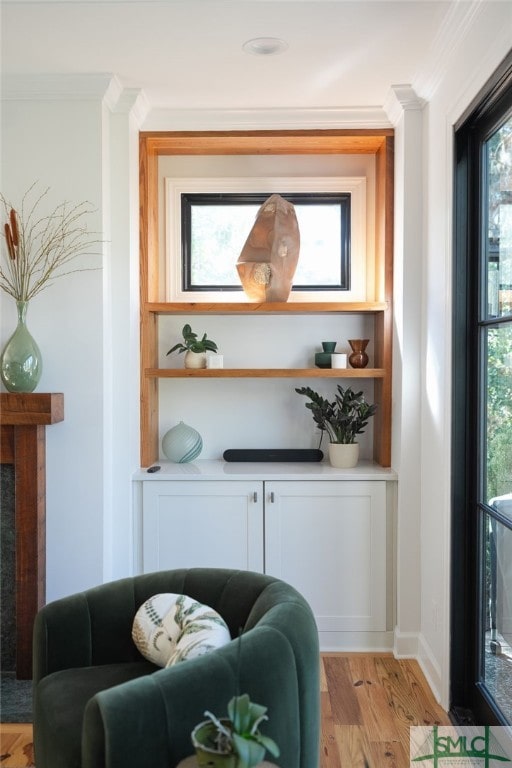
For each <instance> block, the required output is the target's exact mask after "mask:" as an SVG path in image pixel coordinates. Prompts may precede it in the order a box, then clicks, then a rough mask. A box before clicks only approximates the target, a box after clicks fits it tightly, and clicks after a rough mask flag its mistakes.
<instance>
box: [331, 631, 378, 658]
mask: <svg viewBox="0 0 512 768" xmlns="http://www.w3.org/2000/svg"><path fill="white" fill-rule="evenodd" d="M318 638H319V642H320V650H321V651H322V652H325V653H336V652H339V653H372V652H375V653H378V652H381V651H383V652H385V651H392V650H393V633H392V632H385V631H383V632H375V631H372V632H319V633H318Z"/></svg>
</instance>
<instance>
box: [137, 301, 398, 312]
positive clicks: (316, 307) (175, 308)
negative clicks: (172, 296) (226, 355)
mask: <svg viewBox="0 0 512 768" xmlns="http://www.w3.org/2000/svg"><path fill="white" fill-rule="evenodd" d="M144 309H145V311H147V312H151V313H153V314H157V315H189V314H190V315H192V314H198V315H199V314H202V313H204V314H208V315H215V314H218V315H229V314H231V313H233V314H239V315H253V314H255V315H259V314H262V315H271V314H279V315H285V314H294V313H295V314H311V313H316V314H322V313H324V314H331V313H335V314H351V313H352V314H356V313H357V314H360V313H363V314H375V313H376V312H384V311H385V310H386V309H388V303H387V302H385V301H368V302H367V301H357V302H355V301H352V302H336V301H321V302H320V301H314V302H310V301H280V302H277V301H276V302H267V303H258V302H248V301H245V302H244V301H242V302H229V301H225V302H163V301H162V302H148V303H147V304H146V305H145V307H144Z"/></svg>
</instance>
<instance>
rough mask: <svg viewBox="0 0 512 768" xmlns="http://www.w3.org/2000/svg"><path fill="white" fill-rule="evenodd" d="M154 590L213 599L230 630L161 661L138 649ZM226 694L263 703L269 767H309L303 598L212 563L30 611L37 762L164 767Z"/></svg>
mask: <svg viewBox="0 0 512 768" xmlns="http://www.w3.org/2000/svg"><path fill="white" fill-rule="evenodd" d="M161 592H174V593H178V594H186V595H189V596H190V597H193V598H194V599H195V600H198V601H200V602H202V603H205V604H207V605H209V606H211V607H212V608H214V609H215V610H216V611H218V612H219V613H220V614H221V616H223V618H224V620H225V621H226V623H227V625H228V627H229V630H230V633H231V637H232V638H233V639H232V641H231V642H230V643H228V644H227V645H225V646H223V647H222V648H218V649H217V650H214V651H212V652H211V653H209V654H207V655H204V656H201V657H199V658H197V659H193V660H190V661H185V662H182V663H179V664H177V665H175V666H173V667H170V668H168V669H160V668H158V667H155V666H154V665H153V664H151V663H150V662H148V661H146V660H145V659H143V657H142V656H141V655H140V653H139V651H138V650H137V648H136V647H135V645H134V643H133V641H132V638H131V629H132V623H133V619H134V616H135V614H136V612H137V609H138V608H139V607H140V605H142V603H143V602H145V600H147V599H148V598H149V597H151V596H152V595H154V594H158V593H161ZM240 629H241V630H242V632H243V637H242V642H241V659H240V664H239V665H238V663H237V655H238V640H237V638H238V635H239V632H240ZM236 693H248V694H249V696H250V697H251V699H252V700H253V701H256V702H258V703H260V704H263V705H265V706H266V707H268V715H269V721H268V722H266V723H264V726H263V732H264V733H265V734H267V735H269V736H271V737H272V738H273V739H274V740H275V741H276V742H277V743H278V745H279V747H280V750H281V756H280V758H279V759H278V760H277V761H276V762H277V764H278V765H279V766H280V768H317V766H318V749H319V732H320V689H319V649H318V633H317V629H316V625H315V620H314V618H313V615H312V612H311V609H310V607H309V605H308V604H307V602H306V601H305V600H304V598H303V597H302V596H301V595H300V594H299V593H298V592H297V591H296V590H295V589H293V588H292V587H291V586H290V585H288V584H286V583H285V582H283V581H280V580H278V579H275V578H272V577H270V576H264V575H262V574H258V573H253V572H250V571H231V570H227V569H211V568H194V569H190V570H183V569H181V570H175V571H165V572H159V573H152V574H145V575H142V576H135V577H133V578H127V579H122V580H120V581H115V582H112V583H109V584H104V585H102V586H99V587H96V588H94V589H90V590H88V591H85V592H82V593H80V594H76V595H72V596H70V597H66V598H63V599H61V600H57V601H55V602H53V603H49V604H48V605H46V606H45V607H44V608H42V609H41V610H40V611H39V613H38V615H37V617H36V621H35V625H34V744H35V762H36V766H37V768H132V767H133V768H144V766H148V768H173V767H174V766H176V765H177V764H178V763H179V762H180V760H182V759H183V758H185V757H186V756H187V755H190V754H192V752H193V750H192V747H191V741H190V733H191V731H192V728H193V726H194V725H196V724H197V723H198V722H200V721H201V720H203V719H204V710H206V709H208V710H210V711H212V712H215V713H216V714H220V715H224V714H225V713H226V707H227V703H228V701H229V699H230V698H231V697H232V696H233V695H235V694H236Z"/></svg>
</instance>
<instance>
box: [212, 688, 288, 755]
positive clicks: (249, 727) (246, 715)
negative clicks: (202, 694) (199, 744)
mask: <svg viewBox="0 0 512 768" xmlns="http://www.w3.org/2000/svg"><path fill="white" fill-rule="evenodd" d="M266 712H267V707H264V706H262V705H261V704H255V703H254V702H252V701H251V700H250V698H249V696H248V694H247V693H244V694H242V695H241V696H233V698H232V699H231V701H230V702H229V703H228V719H219V718H217V717H216V716H215V715H213V714H212V713H211V712H208V711H206V712H205V713H204V714H205V716H206V717H207V718H208V719H209V720H211V722H212V723H213V725H214V726H215V728H216V731H217V733H216V737H215V743H216V747H217V749H218V751H219V752H227V753H229V752H235V753H236V754H237V756H238V761H237V768H253V766H256V765H258V764H259V763H261V762H262V760H263V758H264V757H265V752H266V751H268V752H270V754H271V755H272V756H273V757H279V747H278V746H277V744H276V743H275V741H273V739H271V738H269V737H268V736H264V735H263V734H262V733H260V730H259V727H260V724H261V723H262V722H263V721H264V720H268V717H267V714H266Z"/></svg>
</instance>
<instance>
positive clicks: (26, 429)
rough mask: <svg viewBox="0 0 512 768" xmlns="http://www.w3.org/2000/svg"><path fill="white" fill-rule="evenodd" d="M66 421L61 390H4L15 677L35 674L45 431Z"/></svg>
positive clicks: (0, 397) (42, 581) (1, 428)
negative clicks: (10, 477) (10, 476)
mask: <svg viewBox="0 0 512 768" xmlns="http://www.w3.org/2000/svg"><path fill="white" fill-rule="evenodd" d="M63 419H64V395H63V394H62V393H60V392H59V393H31V394H18V393H12V392H9V393H0V463H2V464H13V465H14V488H15V524H16V676H17V677H18V678H20V679H29V678H31V677H32V628H33V624H34V618H35V615H36V613H37V611H38V610H39V608H41V607H42V606H43V605H44V603H45V593H46V440H45V429H46V426H47V425H49V424H55V423H57V422H59V421H62V420H63Z"/></svg>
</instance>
